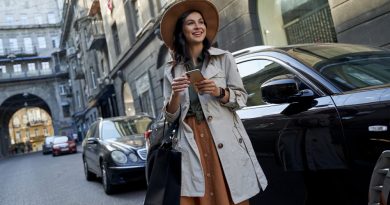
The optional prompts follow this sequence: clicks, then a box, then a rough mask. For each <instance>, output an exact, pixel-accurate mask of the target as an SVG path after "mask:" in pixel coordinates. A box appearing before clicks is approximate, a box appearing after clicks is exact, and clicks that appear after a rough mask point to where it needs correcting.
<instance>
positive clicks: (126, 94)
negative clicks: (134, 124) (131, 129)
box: [123, 82, 135, 116]
mask: <svg viewBox="0 0 390 205" xmlns="http://www.w3.org/2000/svg"><path fill="white" fill-rule="evenodd" d="M123 101H124V104H125V112H126V115H127V116H132V115H135V108H134V99H133V95H132V93H131V90H130V86H129V84H128V83H127V82H126V83H124V84H123Z"/></svg>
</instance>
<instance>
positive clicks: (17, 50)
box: [0, 46, 38, 57]
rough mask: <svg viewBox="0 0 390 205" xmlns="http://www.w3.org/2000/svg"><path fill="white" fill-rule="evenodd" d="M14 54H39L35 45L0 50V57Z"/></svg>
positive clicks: (21, 55) (24, 55) (22, 55)
mask: <svg viewBox="0 0 390 205" xmlns="http://www.w3.org/2000/svg"><path fill="white" fill-rule="evenodd" d="M10 55H13V56H15V57H26V56H37V55H38V51H37V48H36V47H35V46H32V47H27V48H24V47H20V48H5V49H2V50H0V57H7V56H10Z"/></svg>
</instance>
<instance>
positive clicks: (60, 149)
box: [51, 136, 77, 157]
mask: <svg viewBox="0 0 390 205" xmlns="http://www.w3.org/2000/svg"><path fill="white" fill-rule="evenodd" d="M51 147H52V155H53V157H55V156H58V155H62V154H64V153H77V146H76V142H75V141H74V140H72V139H69V137H67V136H55V137H54V138H53V142H52V146H51Z"/></svg>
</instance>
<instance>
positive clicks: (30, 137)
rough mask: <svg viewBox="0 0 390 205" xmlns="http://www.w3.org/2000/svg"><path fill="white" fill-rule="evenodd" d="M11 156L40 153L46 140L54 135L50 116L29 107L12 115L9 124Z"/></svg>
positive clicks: (39, 109)
mask: <svg viewBox="0 0 390 205" xmlns="http://www.w3.org/2000/svg"><path fill="white" fill-rule="evenodd" d="M8 130H9V135H8V136H9V139H10V147H9V150H10V152H11V154H19V153H26V152H34V151H40V150H41V149H42V144H43V141H44V138H45V137H46V136H49V135H53V134H54V129H53V123H52V119H51V117H50V115H49V114H48V113H47V112H46V111H45V110H43V109H41V108H39V107H30V106H28V105H27V103H26V106H25V107H24V108H21V109H19V110H18V111H16V112H15V114H13V115H12V117H11V120H10V121H9V123H8Z"/></svg>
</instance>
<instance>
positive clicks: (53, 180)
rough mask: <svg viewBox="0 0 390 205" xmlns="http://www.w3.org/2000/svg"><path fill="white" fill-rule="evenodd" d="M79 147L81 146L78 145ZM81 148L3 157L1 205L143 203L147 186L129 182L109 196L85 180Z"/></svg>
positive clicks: (97, 186) (0, 161) (0, 168)
mask: <svg viewBox="0 0 390 205" xmlns="http://www.w3.org/2000/svg"><path fill="white" fill-rule="evenodd" d="M79 148H80V147H79ZM80 150H81V148H80V149H79V152H78V153H77V154H68V155H62V156H58V157H52V156H51V155H42V152H36V153H30V154H25V155H19V156H13V157H9V158H6V159H1V160H0V204H1V205H54V204H57V205H90V204H91V205H122V204H123V205H142V204H143V199H144V197H145V191H146V186H145V185H144V183H138V184H130V185H126V186H123V187H120V188H119V189H118V192H117V193H115V194H113V195H111V196H108V195H106V194H105V193H104V190H103V187H102V185H101V183H100V181H92V182H88V181H86V180H85V177H84V172H83V166H82V159H81V151H80Z"/></svg>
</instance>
